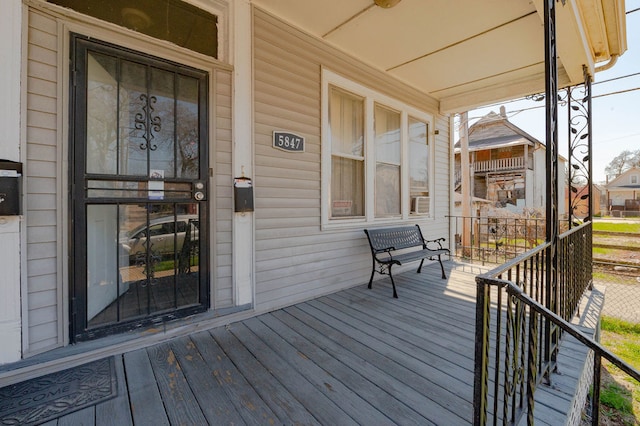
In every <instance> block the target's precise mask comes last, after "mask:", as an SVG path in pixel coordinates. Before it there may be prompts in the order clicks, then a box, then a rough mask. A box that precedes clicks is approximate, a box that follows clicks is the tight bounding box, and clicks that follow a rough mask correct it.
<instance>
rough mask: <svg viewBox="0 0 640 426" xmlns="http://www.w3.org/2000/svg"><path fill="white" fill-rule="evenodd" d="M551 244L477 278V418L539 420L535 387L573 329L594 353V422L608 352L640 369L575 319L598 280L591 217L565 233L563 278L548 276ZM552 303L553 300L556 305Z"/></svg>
mask: <svg viewBox="0 0 640 426" xmlns="http://www.w3.org/2000/svg"><path fill="white" fill-rule="evenodd" d="M550 247H551V244H550V243H543V244H541V245H539V246H538V247H536V248H534V249H532V250H530V251H528V252H527V253H524V254H522V255H520V256H518V257H516V258H515V259H513V260H511V261H510V262H508V263H506V264H504V265H502V266H500V267H498V268H495V269H494V270H492V271H490V272H488V273H486V274H483V275H480V276H478V277H476V283H477V305H476V344H475V345H476V349H475V379H474V424H476V425H486V424H498V423H501V424H519V423H520V421H521V420H522V418H523V416H525V415H526V416H527V423H528V424H530V425H532V424H533V418H534V414H535V404H534V393H535V391H536V388H537V387H538V385H539V384H540V383H541V381H542V380H544V381H545V382H546V383H550V382H551V380H552V373H553V372H555V371H556V369H557V365H556V362H557V355H558V347H559V343H560V338H561V337H562V335H563V334H564V333H567V334H569V335H571V336H574V337H575V338H576V339H577V340H578V341H579V342H581V343H582V344H584V345H585V346H587V347H588V348H589V349H590V350H592V351H593V352H594V357H593V359H594V361H593V363H594V365H593V368H594V376H593V392H592V395H593V405H592V406H593V416H592V419H593V424H597V423H598V401H599V393H600V366H601V360H602V358H605V359H607V360H609V361H611V362H612V363H613V364H614V365H616V366H618V367H619V368H620V369H621V370H622V371H624V372H625V373H627V374H628V375H630V376H631V377H633V378H635V379H636V380H640V375H639V373H638V372H637V371H635V370H633V368H632V367H630V366H629V365H627V364H625V363H624V362H623V361H621V360H620V359H619V358H617V357H616V356H615V355H613V354H612V353H611V352H609V351H608V350H607V349H605V348H604V347H602V346H601V345H600V344H598V343H597V342H595V341H593V340H592V339H589V338H588V337H585V336H584V335H583V334H582V333H581V332H580V331H578V330H577V329H576V328H575V327H574V326H572V325H571V324H570V320H571V318H572V317H573V315H575V314H576V312H577V309H578V307H579V304H580V299H581V297H582V295H583V293H584V291H585V290H586V289H587V288H589V287H590V285H591V283H592V281H591V276H592V272H591V222H587V223H585V224H583V225H581V226H580V227H577V228H574V229H572V230H570V231H567V232H565V233H564V234H562V235H560V236H559V237H558V243H557V259H558V270H559V273H558V282H557V283H556V284H555V285H549V284H551V283H547V282H546V281H545V280H546V279H547V278H546V276H547V275H548V274H546V273H545V268H546V264H547V259H546V257H547V256H549V252H550V250H549V249H550ZM549 307H552V309H550V308H549Z"/></svg>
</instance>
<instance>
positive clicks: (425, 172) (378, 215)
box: [322, 70, 433, 227]
mask: <svg viewBox="0 0 640 426" xmlns="http://www.w3.org/2000/svg"><path fill="white" fill-rule="evenodd" d="M322 102H323V141H322V143H323V146H322V153H323V154H322V206H323V207H322V224H323V226H328V227H332V226H350V225H351V224H360V223H363V222H364V223H371V222H401V221H403V220H415V219H417V218H418V217H429V216H432V213H433V208H432V205H433V197H432V196H431V194H432V193H433V189H432V185H433V178H432V175H433V164H432V162H433V154H432V152H433V144H432V143H431V136H430V135H431V132H432V126H433V124H432V123H433V118H432V116H431V115H429V114H427V113H425V112H422V111H419V110H416V109H415V108H413V107H410V106H408V105H406V104H404V103H402V102H400V101H398V100H397V99H393V98H390V97H388V96H385V95H382V94H380V93H378V92H376V91H374V90H372V89H369V88H367V87H365V86H362V85H359V84H357V83H354V82H352V81H350V80H347V79H345V78H343V77H341V76H339V75H337V74H334V73H332V72H331V71H328V70H323V97H322Z"/></svg>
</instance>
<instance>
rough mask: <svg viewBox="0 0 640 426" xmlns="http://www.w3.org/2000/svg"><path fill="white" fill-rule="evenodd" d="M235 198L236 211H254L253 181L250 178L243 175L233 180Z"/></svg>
mask: <svg viewBox="0 0 640 426" xmlns="http://www.w3.org/2000/svg"><path fill="white" fill-rule="evenodd" d="M233 199H234V207H235V208H234V210H235V212H236V213H244V212H252V211H253V183H252V182H251V179H250V178H247V177H244V176H243V177H239V178H235V179H234V180H233Z"/></svg>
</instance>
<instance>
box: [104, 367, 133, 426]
mask: <svg viewBox="0 0 640 426" xmlns="http://www.w3.org/2000/svg"><path fill="white" fill-rule="evenodd" d="M123 362H124V361H123V359H122V357H121V356H118V357H115V370H116V379H117V385H118V387H117V395H116V397H115V398H113V399H110V400H108V401H105V402H104V403H102V404H98V405H96V426H120V425H128V424H131V423H132V422H133V419H132V417H131V409H130V405H129V394H128V393H127V380H126V378H125V375H124V365H123Z"/></svg>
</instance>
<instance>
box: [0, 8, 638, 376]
mask: <svg viewBox="0 0 640 426" xmlns="http://www.w3.org/2000/svg"><path fill="white" fill-rule="evenodd" d="M151 3H152V4H153V6H152V7H150V6H149V4H151ZM391 3H393V2H387V1H383V0H375V2H374V0H358V1H343V0H330V1H317V2H312V1H300V0H252V1H249V0H185V1H180V0H154V1H153V2H148V1H146V0H112V1H104V0H83V1H77V0H48V1H45V0H2V1H0V52H2V56H3V59H2V61H0V93H2V96H1V97H0V128H1V129H2V142H1V143H0V158H2V159H6V160H12V161H14V162H16V163H15V170H13V171H11V170H10V171H9V172H8V173H7V174H9V175H11V174H13V175H14V176H8V177H3V179H16V180H21V182H20V183H21V185H16V188H21V189H19V190H17V191H14V194H13V195H15V198H16V200H18V199H19V200H18V201H16V203H18V204H19V205H20V207H21V212H18V211H16V212H14V213H21V214H20V215H15V214H13V215H7V216H3V217H0V247H2V250H3V252H2V253H3V255H2V256H1V257H0V269H1V270H2V277H1V278H0V341H1V342H2V345H1V346H0V364H6V363H13V362H15V361H18V360H20V359H22V358H26V357H31V356H33V355H36V354H40V353H43V352H48V351H51V350H52V349H55V348H60V347H64V346H68V345H70V344H74V343H75V344H77V345H76V347H75V348H74V350H75V351H76V352H75V353H77V354H79V355H78V356H82V354H83V353H85V352H86V351H88V350H92V351H94V352H93V354H94V355H95V354H96V353H102V352H101V351H103V350H106V349H104V348H106V347H108V346H109V344H110V343H112V342H113V341H114V339H111V340H110V339H103V338H104V337H105V336H113V335H119V339H120V341H123V339H124V338H128V339H131V341H132V343H130V344H129V348H132V347H133V346H135V345H143V344H145V343H148V342H150V341H154V339H156V340H155V341H157V340H158V339H161V338H162V336H163V333H165V332H166V333H168V332H171V331H172V330H173V331H175V330H176V328H179V329H182V330H184V329H185V328H180V327H183V326H184V327H186V328H188V326H190V327H194V328H193V329H195V328H200V329H202V328H204V327H207V326H212V325H222V324H228V323H230V322H232V321H236V320H239V319H243V318H248V317H251V316H254V315H257V314H260V313H263V312H268V311H271V310H274V309H277V308H280V307H284V306H288V305H291V304H293V303H297V302H300V301H303V300H309V299H312V298H314V297H317V296H320V295H324V294H328V293H331V292H334V291H337V290H341V289H344V288H346V287H349V286H354V285H358V284H361V283H365V282H367V281H368V279H369V275H370V273H371V253H370V251H369V247H368V245H367V241H366V238H365V234H364V232H363V229H365V228H369V227H376V226H392V225H401V224H403V225H407V224H419V225H420V226H421V227H422V229H423V232H424V236H425V238H428V239H430V238H438V237H443V236H445V237H447V238H451V237H452V233H451V230H450V227H449V219H448V218H447V215H450V214H451V212H452V206H453V204H454V201H453V200H452V197H451V194H452V191H451V184H452V182H451V180H452V176H453V170H452V164H453V162H452V160H451V159H452V154H451V142H452V134H453V122H454V120H453V114H455V113H457V112H462V111H467V110H470V109H472V108H474V107H477V106H481V105H486V104H490V103H494V102H498V101H501V100H506V99H513V98H517V97H521V96H524V95H528V94H532V93H540V92H544V90H545V79H544V75H545V73H544V63H545V59H544V49H543V43H544V34H543V25H542V23H543V6H542V2H530V1H526V0H517V1H514V0H498V1H492V2H478V1H475V0H465V1H460V2H459V1H455V2H436V3H434V2H426V1H421V0H403V1H401V2H400V3H398V4H397V5H395V6H394V7H390V8H387V7H386V6H392V4H391ZM378 4H380V6H378ZM569 6H570V7H569ZM620 10H621V11H622V14H620ZM624 22H625V21H624V1H622V0H618V1H607V2H602V3H600V2H597V1H596V2H595V3H594V4H591V2H589V5H587V6H584V7H583V6H582V4H581V2H567V7H565V8H564V9H563V11H562V13H559V14H558V19H557V20H556V24H557V26H558V27H559V28H563V29H564V30H563V32H562V37H561V38H562V43H561V44H559V45H558V58H559V59H558V79H557V82H556V83H557V84H558V85H559V86H561V87H564V86H570V85H576V84H581V83H583V82H584V70H585V69H586V70H587V71H588V72H589V73H590V74H591V75H593V74H595V68H596V64H597V63H599V62H603V61H609V60H610V59H612V58H613V57H614V56H618V55H620V54H622V53H623V52H624V51H625V50H626V40H625V23H624ZM576 28H578V29H580V31H577V30H574V29H576ZM505 52H517V55H516V54H508V55H506V54H505ZM469 63H472V64H474V66H472V67H469V66H462V64H469ZM541 125H542V123H541ZM518 137H519V138H522V137H523V136H522V135H519V136H518ZM525 139H526V141H523V142H522V143H520V144H518V145H519V146H520V147H521V149H522V152H520V154H518V155H519V156H521V157H523V160H519V161H525V159H527V158H529V153H530V152H531V151H532V150H534V149H536V148H539V143H537V142H535V141H532V140H529V139H527V138H525ZM524 146H526V151H525V148H524ZM514 148H515V146H514ZM509 155H512V153H510V154H509ZM513 155H514V156H515V153H513ZM534 157H535V156H534ZM491 159H492V158H491V157H489V158H486V160H491ZM496 159H497V160H503V159H502V158H501V157H496ZM533 161H537V160H535V158H534V160H533ZM519 164H520V166H519V167H520V170H521V172H520V173H521V177H520V178H519V179H520V181H522V182H523V184H525V183H526V184H529V181H530V180H533V179H534V178H533V175H532V173H533V170H534V169H535V168H536V166H535V164H534V165H531V164H530V163H529V162H528V160H527V161H526V162H524V163H519ZM530 166H531V167H533V169H531V168H529V167H530ZM6 167H7V168H8V167H9V166H6ZM18 168H21V173H18ZM479 173H484V172H479ZM18 174H21V177H18V176H17V175H18ZM485 174H486V173H485ZM542 175H543V174H541V175H540V176H542ZM487 177H488V178H489V179H493V180H496V179H497V176H494V175H491V176H489V175H487ZM514 180H516V181H517V179H515V178H513V179H511V181H514ZM535 180H536V183H537V184H539V185H542V182H543V181H544V179H543V178H542V177H539V178H538V177H536V178H535ZM538 180H539V182H538ZM563 181H564V180H563ZM510 188H511V189H508V190H507V192H500V193H498V189H495V190H494V189H492V190H491V192H492V193H495V196H497V197H501V198H502V199H504V200H505V201H506V200H510V201H513V202H514V203H515V204H517V203H518V201H517V200H518V199H519V198H521V195H520V194H521V192H520V189H521V188H520V187H519V186H515V182H514V185H513V186H512V187H510ZM523 188H524V187H523ZM508 191H510V192H508ZM530 196H531V198H532V200H533V199H534V198H536V197H537V195H536V196H534V195H533V194H531V195H529V193H527V195H526V197H530ZM19 197H21V198H19ZM536 202H538V200H536ZM183 219H184V220H183ZM137 230H138V231H137ZM167 239H168V241H167ZM132 247H136V249H135V250H134V251H135V253H133V254H132V253H131V250H132ZM160 247H162V249H161V250H160ZM410 267H412V265H410ZM400 270H401V269H400ZM162 324H164V326H163V325H162ZM165 326H166V329H165ZM136 330H147V332H145V333H135V331H136ZM129 332H131V333H130V334H125V333H129ZM96 339H101V340H100V341H99V342H97V343H98V344H95V345H93V344H91V345H90V344H84V343H82V342H83V341H85V340H96ZM87 348H91V349H87Z"/></svg>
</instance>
